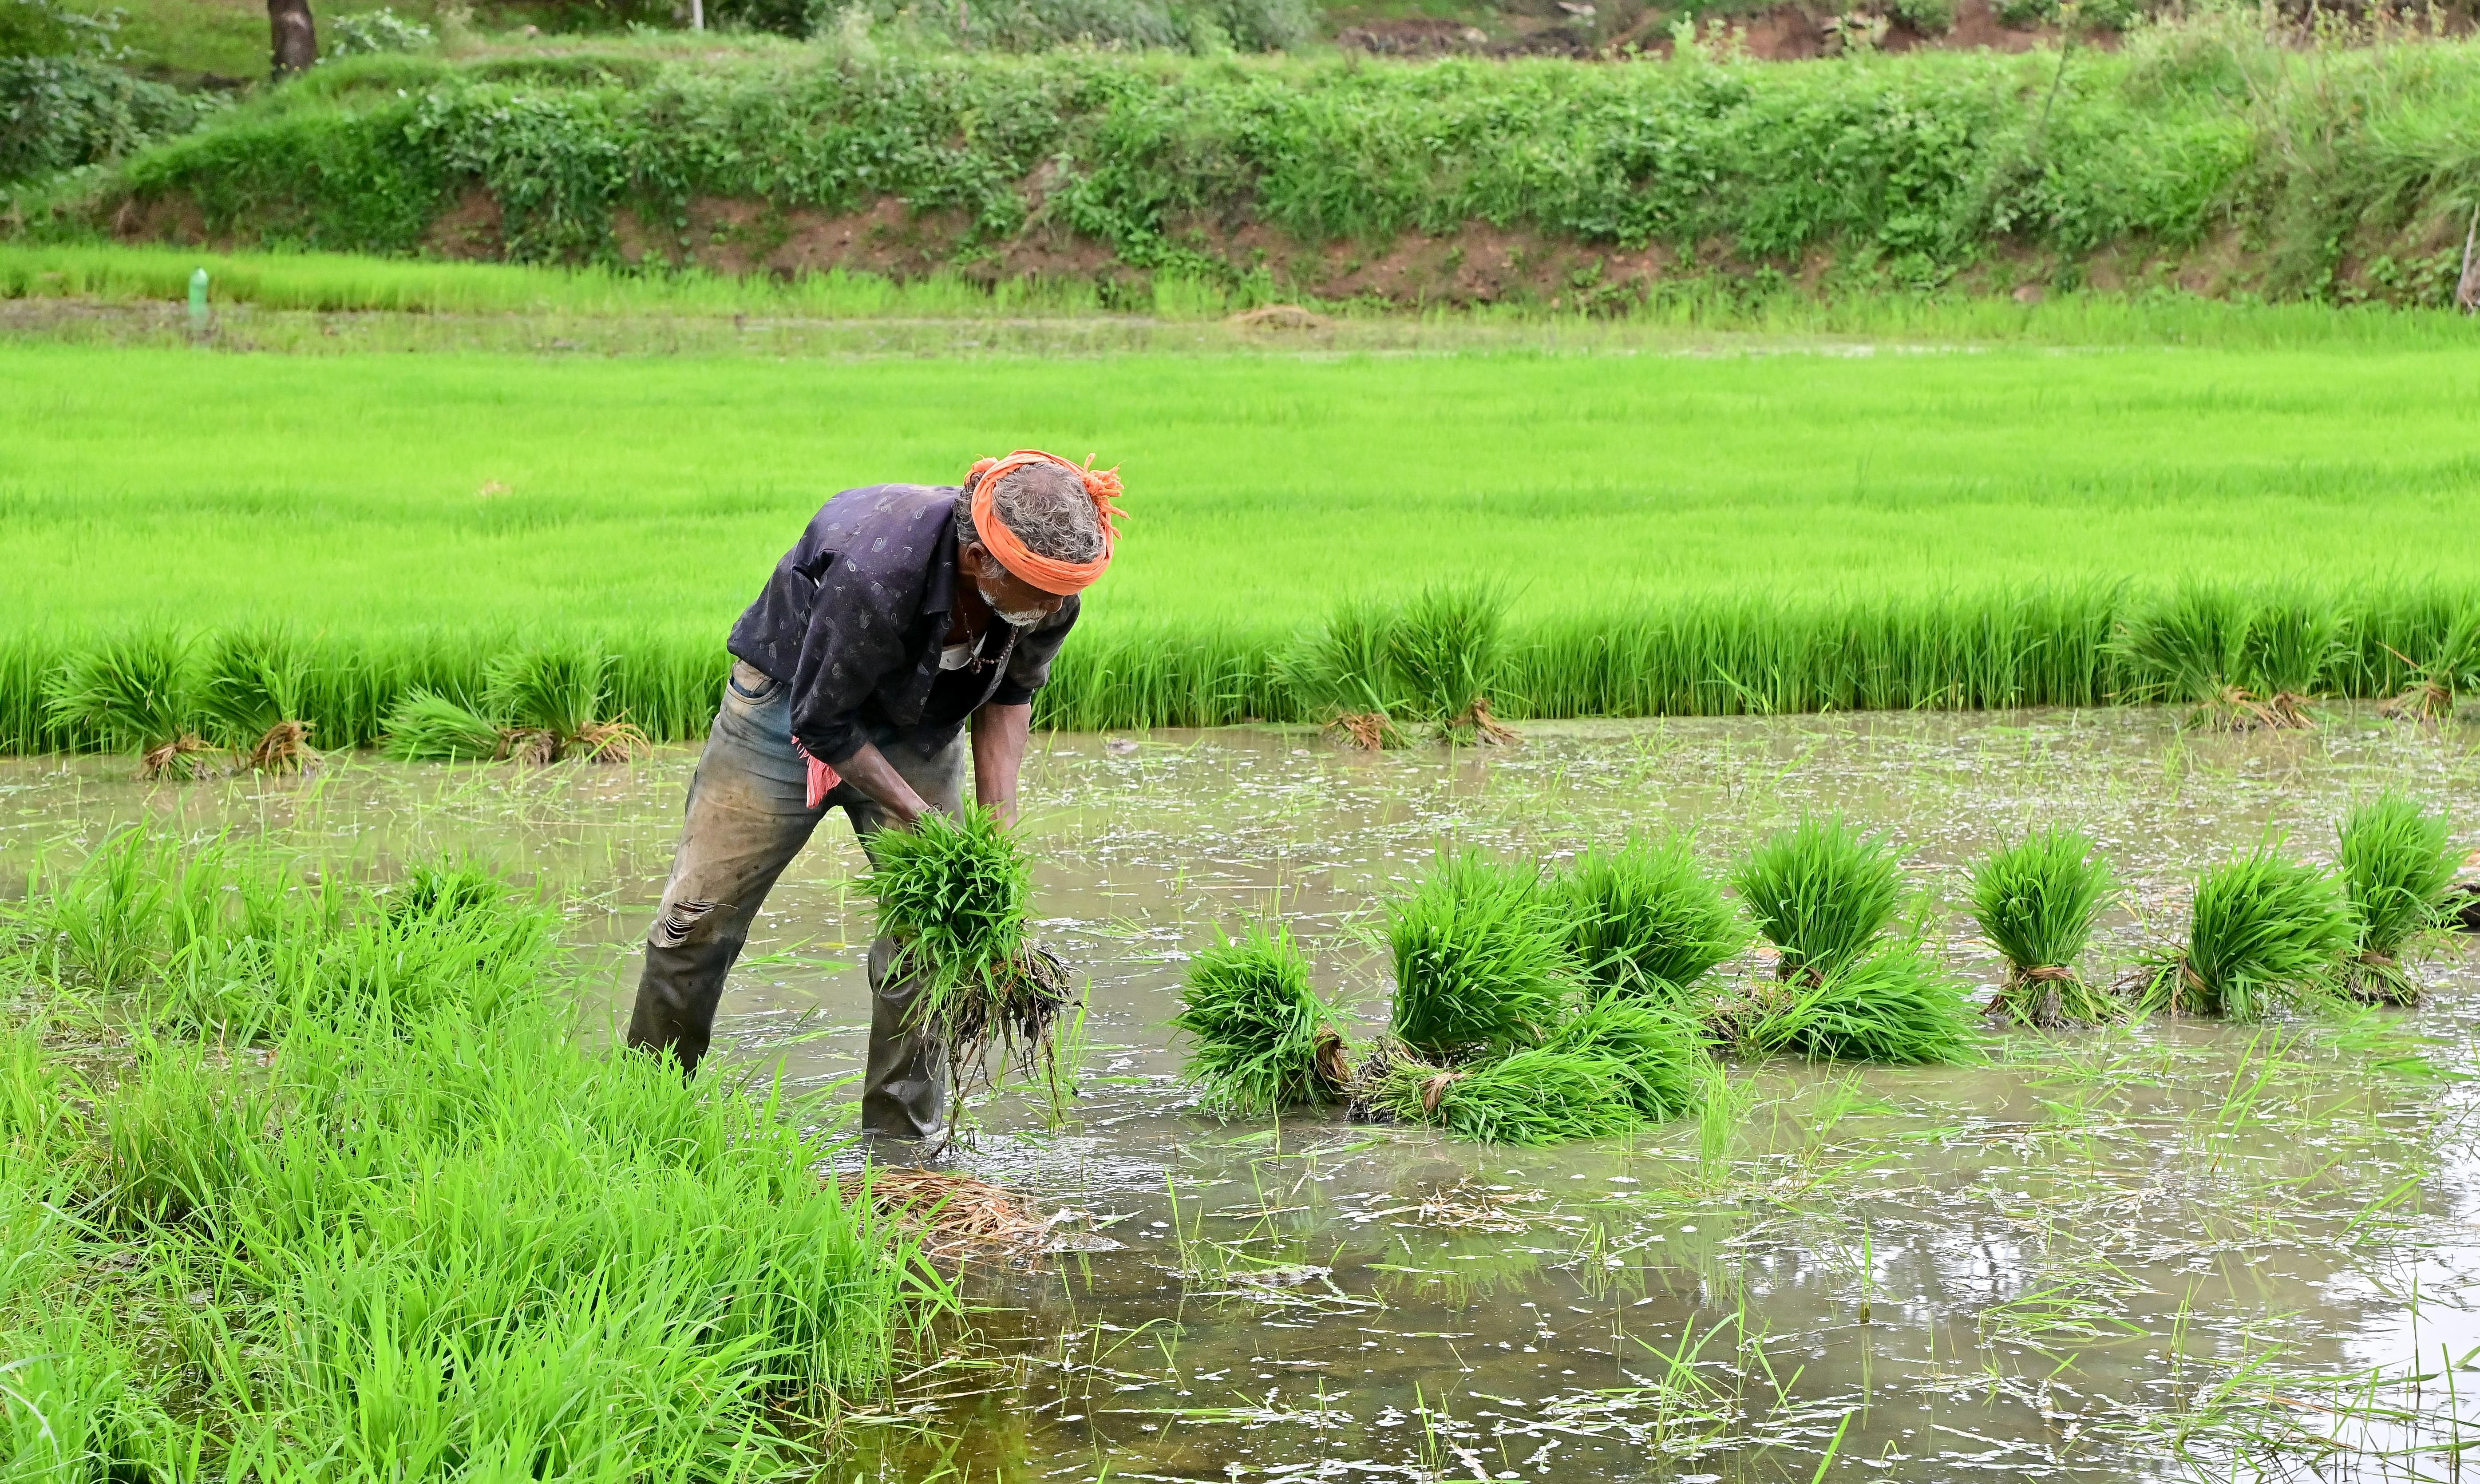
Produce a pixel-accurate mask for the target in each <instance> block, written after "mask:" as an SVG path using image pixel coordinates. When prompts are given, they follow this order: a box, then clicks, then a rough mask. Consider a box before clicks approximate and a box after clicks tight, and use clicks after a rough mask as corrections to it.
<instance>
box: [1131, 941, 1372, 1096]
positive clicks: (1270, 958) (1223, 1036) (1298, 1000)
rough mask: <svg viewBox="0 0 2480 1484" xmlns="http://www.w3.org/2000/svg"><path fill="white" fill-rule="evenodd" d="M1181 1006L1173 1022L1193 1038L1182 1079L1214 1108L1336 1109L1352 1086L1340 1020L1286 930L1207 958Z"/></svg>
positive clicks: (1192, 968)
mask: <svg viewBox="0 0 2480 1484" xmlns="http://www.w3.org/2000/svg"><path fill="white" fill-rule="evenodd" d="M1171 1024H1172V1028H1174V1029H1176V1030H1179V1031H1183V1032H1185V1033H1186V1034H1187V1035H1188V1036H1189V1037H1190V1047H1189V1051H1188V1056H1187V1061H1186V1063H1185V1065H1184V1066H1183V1067H1182V1069H1181V1070H1182V1075H1184V1076H1185V1077H1186V1078H1187V1080H1189V1081H1190V1082H1192V1083H1194V1084H1195V1085H1196V1086H1198V1087H1199V1088H1201V1090H1202V1091H1203V1093H1204V1095H1205V1099H1206V1101H1207V1103H1209V1104H1211V1105H1212V1106H1217V1107H1220V1108H1223V1109H1225V1110H1227V1111H1228V1112H1232V1113H1237V1114H1241V1115H1244V1116H1248V1115H1262V1114H1267V1113H1274V1112H1279V1111H1280V1110H1281V1109H1283V1108H1285V1107H1289V1106H1294V1105H1297V1104H1302V1103H1312V1102H1332V1101H1334V1100H1336V1099H1338V1098H1340V1097H1342V1096H1343V1092H1344V1088H1345V1087H1346V1086H1347V1085H1348V1084H1349V1083H1350V1081H1351V1080H1352V1071H1351V1067H1350V1065H1349V1063H1348V1062H1347V1060H1346V1057H1345V1047H1344V1039H1343V1029H1342V1022H1341V1018H1340V1017H1339V1016H1337V1015H1336V1014H1335V1012H1334V1009H1333V1008H1332V1007H1331V1006H1330V1005H1329V1004H1328V1003H1327V1002H1325V1001H1323V1000H1321V999H1319V998H1318V994H1317V991H1316V990H1315V989H1314V988H1312V987H1311V986H1310V984H1309V966H1308V960H1307V959H1305V957H1303V956H1302V954H1301V950H1300V946H1299V945H1298V944H1296V943H1294V942H1293V941H1292V936H1291V934H1290V933H1289V932H1287V931H1285V930H1284V929H1283V928H1281V927H1280V926H1277V927H1275V928H1273V929H1271V930H1270V929H1268V928H1266V927H1264V926H1253V927H1251V928H1250V929H1249V930H1248V931H1247V932H1246V933H1244V934H1242V935H1241V936H1240V937H1239V938H1237V939H1230V938H1226V939H1223V940H1222V941H1220V942H1218V943H1216V944H1215V945H1214V946H1213V947H1212V948H1209V949H1207V950H1204V951H1203V952H1201V953H1199V954H1198V955H1197V957H1196V958H1195V959H1194V960H1192V961H1191V962H1190V964H1189V969H1188V980H1187V983H1186V985H1185V986H1184V988H1183V990H1182V992H1181V997H1180V1009H1179V1013H1178V1014H1176V1015H1175V1016H1173V1017H1172V1020H1171Z"/></svg>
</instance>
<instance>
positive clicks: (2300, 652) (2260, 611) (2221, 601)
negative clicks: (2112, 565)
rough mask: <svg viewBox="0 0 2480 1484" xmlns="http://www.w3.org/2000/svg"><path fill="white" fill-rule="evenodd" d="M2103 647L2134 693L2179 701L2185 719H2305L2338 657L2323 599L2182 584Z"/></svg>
mask: <svg viewBox="0 0 2480 1484" xmlns="http://www.w3.org/2000/svg"><path fill="white" fill-rule="evenodd" d="M2110 649H2111V652H2112V653H2113V655H2114V656H2115V657H2116V658H2117V659H2118V661H2119V662H2120V664H2123V665H2124V666H2126V668H2127V669H2128V671H2129V672H2130V674H2131V676H2132V678H2133V681H2134V685H2133V697H2134V698H2135V699H2138V700H2151V701H2169V702H2184V703H2186V704H2187V705H2189V706H2191V707H2193V708H2194V710H2193V711H2192V712H2191V713H2189V715H2188V718H2187V721H2188V724H2189V725H2190V726H2207V727H2213V728H2218V729H2222V730H2232V731H2245V730H2248V729H2250V728H2254V727H2305V726H2308V725H2311V724H2312V723H2311V721H2310V719H2309V716H2308V710H2307V707H2308V700H2309V697H2311V696H2312V695H2314V694H2315V693H2316V690H2317V688H2318V687H2319V685H2320V684H2322V682H2323V681H2324V679H2325V677H2326V676H2327V675H2328V674H2329V673H2330V672H2331V671H2332V668H2333V666H2334V664H2336V663H2337V661H2338V659H2339V658H2340V657H2341V653H2342V635H2341V620H2340V618H2339V617H2338V615H2337V614H2336V613H2335V612H2334V611H2333V609H2332V607H2331V606H2330V605H2326V604H2320V603H2315V602H2311V601H2302V602H2290V603H2282V604H2273V605H2262V604H2258V603H2254V602H2251V601H2248V600H2245V599H2241V598H2237V597H2235V596H2234V595H2232V594H2230V593H2226V592H2212V591H2207V590H2204V589H2189V590H2188V591H2185V592H2183V593H2181V594H2180V595H2179V596H2178V597H2177V598H2176V599H2174V600H2173V601H2171V602H2170V603H2169V604H2167V605H2165V606H2163V607H2160V608H2157V609H2153V610H2150V611H2146V612H2137V613H2135V614H2133V615H2132V616H2131V617H2130V618H2128V619H2127V620H2126V622H2125V623H2124V624H2122V625H2121V627H2120V629H2119V632H2118V634H2117V636H2116V637H2115V638H2113V640H2112V642H2111V644H2110Z"/></svg>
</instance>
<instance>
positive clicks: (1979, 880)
mask: <svg viewBox="0 0 2480 1484" xmlns="http://www.w3.org/2000/svg"><path fill="white" fill-rule="evenodd" d="M2109 884H2110V882H2109V867H2108V866H2107V865H2106V864H2105V862H2103V861H2102V860H2101V859H2100V857H2099V856H2097V855H2096V854H2095V853H2094V849H2093V843H2092V841H2091V839H2090V838H2089V837H2087V836H2085V835H2083V834H2080V833H2079V832H2078V831H2075V830H2070V829H2059V828H2048V829H2041V830H2035V831H2034V832H2032V834H2030V835H2029V836H2028V837H2027V838H2026V839H2025V840H2024V841H2023V842H2022V843H2021V844H2019V845H2015V846H2008V847H2007V848H2005V849H2003V850H2000V851H1998V852H1997V853H1995V854H1993V855H1991V856H1990V857H1989V858H1988V859H1987V860H1984V861H1982V862H1981V863H1980V866H1979V868H1978V869H1977V870H1976V871H1975V872H1973V877H1972V913H1973V917H1974V918H1975V920H1976V921H1977V922H1978V923H1979V924H1980V930H1981V932H1982V933H1983V934H1984V935H1986V936H1987V937H1988V939H1989V941H1990V943H1991V944H1992V945H1993V946H1994V947H1996V948H1997V950H1998V951H1999V952H2000V953H2001V954H2002V955H2004V957H2005V959H2006V981H2005V983H2004V984H2002V985H2001V986H2000V988H1999V991H1998V999H1997V1002H1995V1003H1994V1004H1993V1005H1992V1008H1993V1009H1995V1010H1998V1011H2000V1012H2002V1013H2003V1014H2005V1015H2007V1016H2009V1017H2011V1018H2012V1019H2013V1020H2014V1021H2015V1022H2016V1023H2017V1024H2018V1025H2023V1026H2036V1027H2046V1026H2073V1025H2098V1024H2100V1023H2102V1022H2104V1021H2108V1020H2114V1019H2116V1018H2118V1016H2119V1015H2120V1014H2122V1013H2123V1012H2124V1008H2125V1007H2124V1005H2122V1003H2121V1002H2119V1000H2118V999H2117V998H2116V997H2115V996H2113V995H2112V994H2110V993H2109V992H2108V991H2107V990H2106V989H2105V988H2102V987H2099V986H2096V985H2094V984H2092V983H2090V982H2089V981H2087V980H2086V979H2085V978H2084V977H2083V976H2082V975H2081V974H2079V973H2078V972H2077V970H2076V960H2077V959H2078V958H2080V957H2081V956H2082V954H2083V951H2084V949H2085V947H2086V945H2088V944H2089V943H2090V942H2091V941H2092V932H2093V924H2094V922H2095V921H2096V920H2097V919H2098V918H2099V917H2100V916H2101V909H2102V904H2103V902H2104V901H2105V900H2106V899H2107V898H2108V896H2109Z"/></svg>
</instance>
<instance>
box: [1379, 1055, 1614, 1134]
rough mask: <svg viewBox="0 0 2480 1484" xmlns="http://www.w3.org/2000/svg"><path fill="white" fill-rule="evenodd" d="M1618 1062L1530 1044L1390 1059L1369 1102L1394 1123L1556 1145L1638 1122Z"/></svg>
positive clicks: (1454, 1132) (1611, 1131) (1609, 1132)
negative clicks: (1463, 1059) (1485, 1053)
mask: <svg viewBox="0 0 2480 1484" xmlns="http://www.w3.org/2000/svg"><path fill="white" fill-rule="evenodd" d="M1630 1091H1631V1089H1630V1086H1629V1084H1628V1082H1627V1080H1626V1078H1625V1076H1624V1071H1623V1069H1622V1068H1621V1067H1620V1066H1619V1064H1618V1063H1616V1062H1615V1061H1613V1060H1611V1059H1610V1058H1609V1057H1607V1056H1602V1055H1598V1054H1591V1053H1586V1052H1572V1051H1552V1050H1549V1049H1547V1048H1536V1049H1534V1050H1532V1051H1521V1052H1517V1053H1515V1054H1512V1055H1510V1056H1505V1057H1501V1058H1499V1059H1498V1060H1495V1061H1485V1062H1480V1063H1477V1064H1475V1065H1472V1066H1465V1067H1440V1066H1433V1065H1429V1064H1426V1063H1423V1062H1420V1061H1417V1060H1412V1059H1409V1058H1406V1059H1402V1060H1397V1061H1394V1062H1393V1063H1392V1064H1391V1065H1390V1066H1389V1067H1388V1069H1387V1071H1386V1074H1385V1077H1384V1080H1383V1081H1382V1083H1381V1085H1380V1086H1379V1087H1378V1089H1377V1091H1376V1094H1375V1097H1374V1101H1375V1102H1376V1103H1377V1104H1378V1106H1380V1107H1382V1109H1383V1110H1384V1111H1385V1112H1386V1113H1387V1114H1388V1115H1389V1116H1391V1117H1392V1118H1394V1119H1395V1120H1396V1121H1398V1122H1402V1123H1414V1124H1428V1125H1431V1126H1433V1127H1434V1128H1439V1129H1444V1130H1445V1131H1446V1132H1448V1133H1453V1134H1456V1135H1458V1136H1459V1137H1461V1138H1468V1139H1479V1140H1481V1141H1483V1142H1485V1143H1491V1144H1535V1145H1538V1144H1563V1143H1567V1142H1570V1141H1572V1140H1575V1139H1589V1138H1606V1137H1608V1136H1610V1135H1612V1134H1616V1133H1627V1132H1629V1131H1630V1130H1632V1129H1635V1128H1636V1127H1638V1125H1639V1123H1640V1116H1639V1114H1638V1112H1637V1107H1636V1104H1635V1103H1634V1102H1633V1101H1632V1100H1631V1098H1630Z"/></svg>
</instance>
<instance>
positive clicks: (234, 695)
mask: <svg viewBox="0 0 2480 1484" xmlns="http://www.w3.org/2000/svg"><path fill="white" fill-rule="evenodd" d="M203 669H204V673H203V677H202V679H201V682H200V684H199V687H198V709H199V710H200V711H202V712H204V713H205V714H206V716H207V720H208V723H209V725H210V726H211V727H212V728H213V729H214V730H215V732H216V733H217V740H218V741H220V742H222V743H223V744H224V745H225V746H227V747H230V748H232V749H233V751H234V752H236V753H238V754H240V755H241V759H242V761H243V763H244V764H245V766H247V767H248V768H252V769H253V770H255V771H258V772H267V773H293V772H299V771H301V770H302V769H303V768H306V767H308V766H310V764H311V763H312V761H313V760H315V759H316V758H317V756H318V754H317V753H315V752H313V751H312V750H311V748H310V723H309V722H307V721H304V720H302V719H301V718H302V716H303V715H304V714H305V713H306V712H307V711H308V706H307V704H306V703H307V701H308V699H309V697H308V694H307V692H308V690H309V686H310V660H309V656H308V654H307V653H306V652H305V651H304V650H303V649H302V647H301V646H300V645H299V644H298V643H297V642H295V641H294V639H293V638H292V637H291V636H290V635H288V634H286V633H285V632H283V631H282V630H280V629H258V630H244V631H238V632H232V633H226V634H222V635H220V636H218V637H217V638H216V639H215V640H214V641H213V642H212V643H210V644H209V645H208V647H207V655H206V661H205V664H204V666H203Z"/></svg>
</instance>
